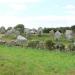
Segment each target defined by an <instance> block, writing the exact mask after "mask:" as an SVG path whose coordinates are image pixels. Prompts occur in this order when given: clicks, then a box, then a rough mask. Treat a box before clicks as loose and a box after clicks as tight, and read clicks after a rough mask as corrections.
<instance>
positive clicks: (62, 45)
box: [55, 43, 65, 51]
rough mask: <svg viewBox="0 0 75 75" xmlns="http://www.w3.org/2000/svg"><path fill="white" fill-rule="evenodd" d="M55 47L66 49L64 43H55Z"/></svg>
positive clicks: (61, 49)
mask: <svg viewBox="0 0 75 75" xmlns="http://www.w3.org/2000/svg"><path fill="white" fill-rule="evenodd" d="M55 49H58V50H60V51H64V50H65V45H64V44H62V43H56V44H55Z"/></svg>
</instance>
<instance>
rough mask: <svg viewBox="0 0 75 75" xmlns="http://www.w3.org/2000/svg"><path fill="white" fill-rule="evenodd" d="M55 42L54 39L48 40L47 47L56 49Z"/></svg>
mask: <svg viewBox="0 0 75 75" xmlns="http://www.w3.org/2000/svg"><path fill="white" fill-rule="evenodd" d="M54 44H55V43H54V42H53V41H52V40H47V41H46V48H47V49H49V50H52V49H54Z"/></svg>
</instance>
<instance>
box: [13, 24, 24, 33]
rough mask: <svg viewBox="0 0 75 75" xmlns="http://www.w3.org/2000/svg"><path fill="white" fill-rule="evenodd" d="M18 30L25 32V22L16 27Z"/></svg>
mask: <svg viewBox="0 0 75 75" xmlns="http://www.w3.org/2000/svg"><path fill="white" fill-rule="evenodd" d="M14 28H15V29H16V30H17V31H19V32H20V34H22V33H24V25H23V24H18V25H16V26H15V27H14Z"/></svg>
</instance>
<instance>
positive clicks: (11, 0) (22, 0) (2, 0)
mask: <svg viewBox="0 0 75 75" xmlns="http://www.w3.org/2000/svg"><path fill="white" fill-rule="evenodd" d="M39 1H40V0H0V3H35V2H39Z"/></svg>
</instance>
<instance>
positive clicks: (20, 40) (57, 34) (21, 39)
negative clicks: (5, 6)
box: [0, 27, 75, 45]
mask: <svg viewBox="0 0 75 75" xmlns="http://www.w3.org/2000/svg"><path fill="white" fill-rule="evenodd" d="M0 33H2V34H4V35H5V36H9V35H12V34H14V35H15V36H16V39H15V40H11V41H10V42H9V44H11V43H13V44H16V43H17V44H21V45H22V44H25V43H27V41H28V37H30V35H31V34H37V35H41V36H42V35H43V28H42V27H39V28H38V30H36V29H32V30H31V29H28V28H25V30H24V33H25V37H24V36H22V35H20V32H19V31H17V30H15V29H14V28H11V29H10V30H7V31H6V30H5V28H4V27H1V28H0ZM49 33H50V34H51V36H53V37H54V39H56V40H58V41H59V40H60V38H62V36H63V35H64V37H65V38H66V40H73V39H74V33H73V31H72V30H66V32H65V33H61V32H59V31H56V32H54V31H53V30H51V31H50V32H49ZM0 43H1V44H2V43H6V41H4V40H2V39H0ZM57 43H58V42H57ZM73 43H74V42H73ZM74 44H75V43H74Z"/></svg>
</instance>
